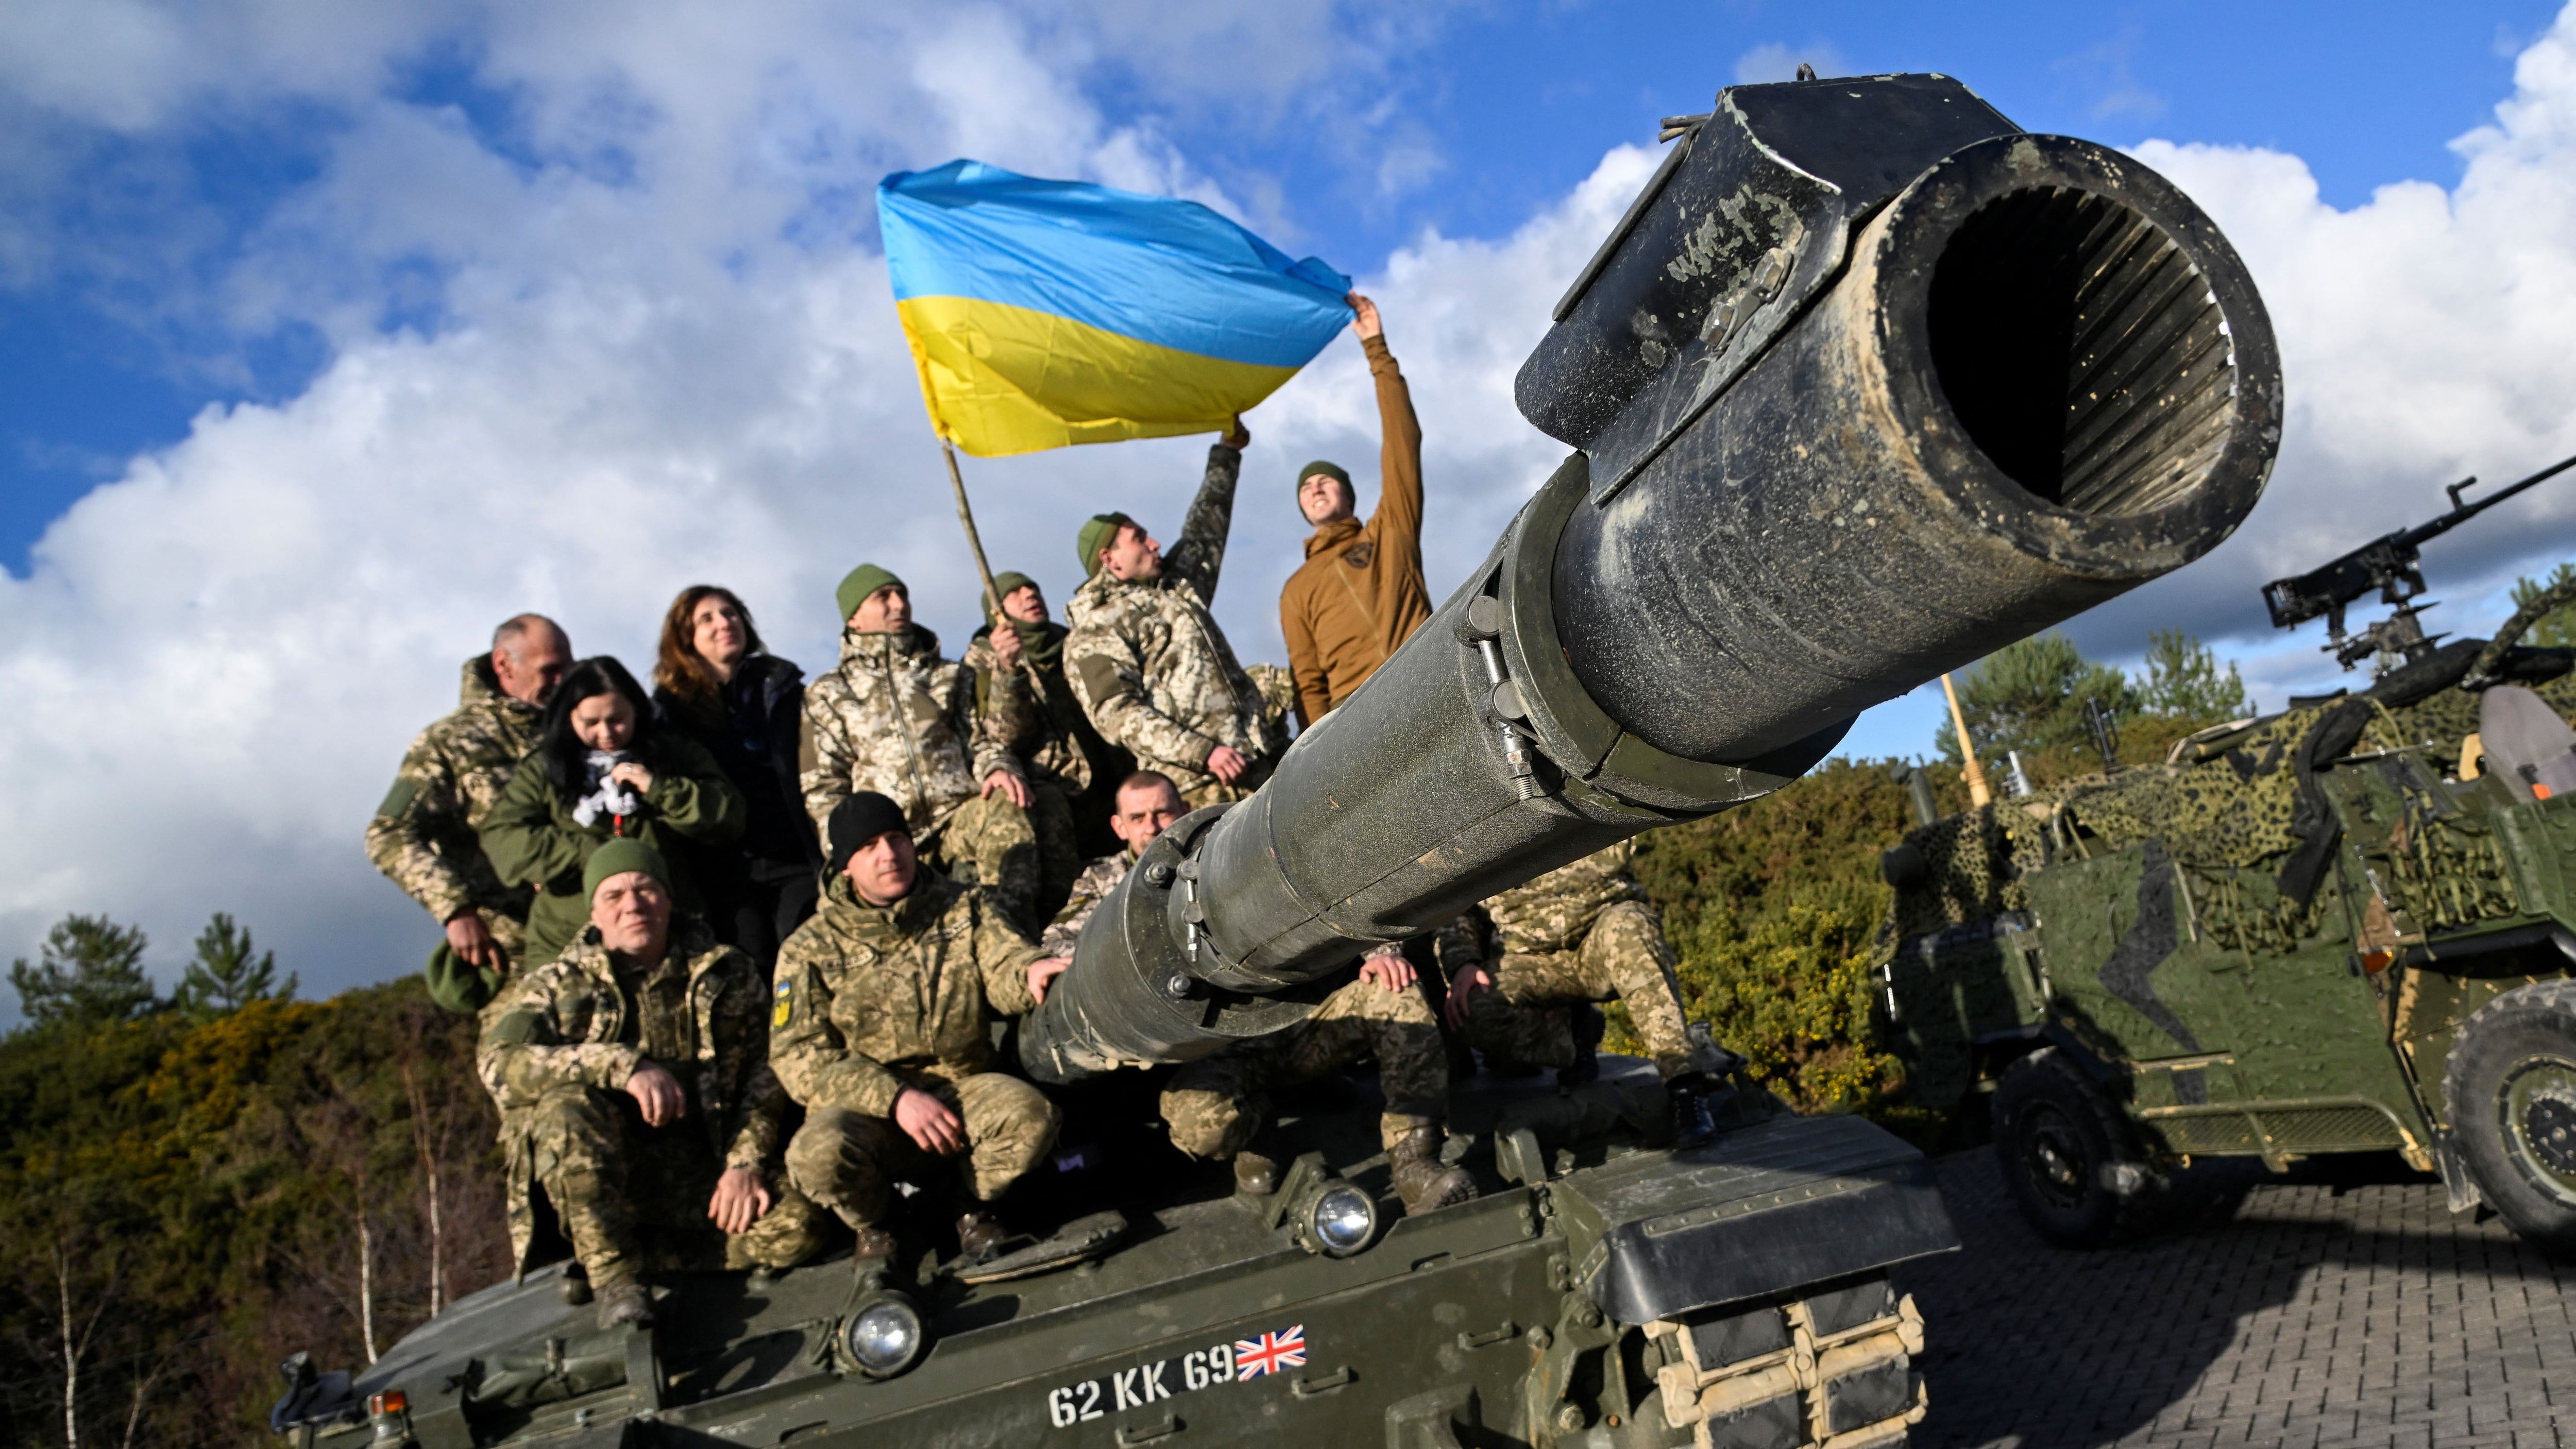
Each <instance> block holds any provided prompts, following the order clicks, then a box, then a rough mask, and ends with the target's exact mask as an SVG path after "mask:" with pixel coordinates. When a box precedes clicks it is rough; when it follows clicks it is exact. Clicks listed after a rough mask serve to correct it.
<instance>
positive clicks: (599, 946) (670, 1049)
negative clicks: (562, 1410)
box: [477, 839, 830, 1328]
mask: <svg viewBox="0 0 2576 1449" xmlns="http://www.w3.org/2000/svg"><path fill="white" fill-rule="evenodd" d="M583 875H584V879H585V880H586V881H587V883H588V885H589V887H590V893H591V915H590V926H589V928H588V929H586V930H585V931H583V932H582V934H581V936H580V937H579V938H578V939H577V940H575V941H574V942H573V944H572V945H571V946H570V947H568V948H566V949H565V951H564V952H563V954H562V955H560V956H558V957H556V958H555V959H554V960H553V961H552V962H550V963H548V964H547V965H544V966H541V967H539V968H537V969H536V970H534V971H532V972H529V973H528V974H526V975H524V976H522V977H520V978H519V979H518V980H517V981H515V982H513V983H512V984H511V985H510V986H509V987H508V988H507V989H506V990H505V991H504V992H503V993H502V995H501V998H500V999H499V1000H498V1001H497V1002H495V1003H494V1006H493V1010H492V1012H491V1014H490V1021H491V1025H490V1026H489V1027H488V1028H487V1029H486V1030H485V1032H484V1034H483V1045H482V1051H481V1053H480V1058H479V1061H478V1064H477V1065H478V1067H479V1070H480V1071H481V1074H482V1078H483V1084H484V1086H485V1087H487V1088H488V1089H490V1091H491V1093H492V1097H493V1100H494V1101H496V1102H498V1103H499V1104H500V1107H501V1144H502V1149H503V1152H504V1154H505V1156H506V1158H507V1161H508V1184H509V1187H508V1193H509V1215H510V1244H511V1248H512V1251H513V1253H514V1261H515V1262H516V1263H517V1265H518V1267H519V1270H520V1271H521V1272H523V1273H524V1272H525V1271H526V1270H527V1267H528V1265H529V1264H528V1260H529V1255H530V1251H531V1249H532V1247H533V1245H534V1242H535V1239H536V1236H537V1220H538V1215H539V1207H538V1199H537V1193H538V1191H540V1190H542V1192H543V1194H544V1201H545V1204H546V1205H547V1206H548V1207H550V1208H551V1209H552V1211H553V1214H554V1218H555V1221H556V1223H557V1224H558V1225H559V1226H560V1228H561V1230H562V1231H563V1233H564V1234H565V1235H566V1236H567V1237H569V1238H570V1239H571V1241H572V1249H573V1254H574V1258H575V1261H574V1263H573V1264H572V1265H571V1266H570V1267H568V1268H566V1269H565V1276H564V1297H565V1299H566V1301H568V1302H572V1303H581V1302H586V1301H588V1300H589V1299H590V1298H591V1297H592V1296H593V1295H594V1294H595V1295H596V1296H597V1298H598V1301H599V1323H600V1326H601V1327H603V1328H614V1327H616V1326H617V1325H619V1324H621V1323H649V1322H651V1321H652V1297H651V1294H650V1292H649V1290H648V1288H647V1286H646V1279H647V1275H648V1273H649V1272H650V1271H651V1270H653V1269H656V1268H669V1269H689V1268H715V1267H718V1266H723V1267H728V1268H746V1267H750V1268H762V1269H776V1268H785V1267H789V1266H792V1265H793V1264H795V1263H796V1262H798V1261H799V1260H801V1259H803V1258H805V1257H807V1256H809V1255H811V1254H812V1253H813V1252H814V1250H816V1249H817V1248H819V1247H820V1246H821V1245H822V1238H821V1236H820V1232H821V1230H824V1229H827V1228H828V1225H829V1221H830V1220H829V1219H828V1218H827V1217H825V1216H824V1215H823V1214H822V1212H821V1211H820V1210H819V1209H817V1208H816V1207H815V1206H814V1205H813V1204H812V1203H810V1202H807V1201H806V1200H804V1199H803V1198H801V1197H799V1196H798V1195H797V1194H796V1192H795V1191H794V1190H793V1189H790V1188H786V1187H784V1186H781V1185H779V1166H780V1164H779V1157H778V1150H779V1143H780V1139H781V1138H782V1137H783V1136H784V1135H785V1131H784V1118H785V1113H786V1107H787V1098H786V1094H785V1093H783V1092H781V1091H780V1090H779V1086H778V1079H777V1077H776V1076H774V1075H772V1073H771V1071H770V1067H769V1056H768V1046H769V1025H768V1013H769V1002H768V991H767V988H766V987H765V986H764V985H763V984H762V981H761V973H760V969H759V968H758V967H757V966H755V965H753V964H752V961H751V958H750V957H748V956H746V955H744V954H743V953H742V952H740V951H738V950H735V949H734V948H733V947H731V946H725V945H720V944H718V943H717V941H716V939H715V936H714V934H713V933H712V932H710V931H709V930H708V928H707V926H706V924H705V923H704V922H702V921H699V920H698V919H696V918H695V917H693V916H687V915H678V916H675V915H674V914H673V912H672V909H671V891H670V872H669V869H668V867H667V866H666V865H665V864H664V863H663V860H662V856H661V853H660V852H659V851H656V850H654V849H653V848H652V847H651V846H648V845H645V844H644V843H642V842H641V841H636V840H629V839H617V840H611V841H608V842H607V843H605V844H603V845H601V846H600V848H599V849H598V850H596V851H593V852H592V853H591V857H590V862H589V864H588V865H587V866H586V867H585V869H584V871H583Z"/></svg>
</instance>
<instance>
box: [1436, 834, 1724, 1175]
mask: <svg viewBox="0 0 2576 1449" xmlns="http://www.w3.org/2000/svg"><path fill="white" fill-rule="evenodd" d="M1636 853H1637V843H1636V842H1635V841H1634V840H1624V841H1621V842H1620V843H1619V844H1617V845H1614V846H1611V847H1610V848H1609V849H1607V850H1602V851H1596V852H1595V853H1593V854H1591V855H1587V856H1585V857H1584V858H1583V859H1581V860H1578V861H1575V862H1574V863H1573V864H1571V865H1566V866H1560V867H1559V868H1557V869H1556V870H1553V871H1550V872H1549V873H1547V874H1546V875H1543V876H1540V877H1539V878H1538V879H1537V880H1534V881H1531V882H1530V883H1529V884H1527V885H1523V886H1518V887H1515V888H1513V889H1511V890H1508V891H1505V892H1503V893H1502V894H1501V895H1498V896H1495V897H1493V898H1491V899H1490V900H1487V901H1486V902H1485V903H1484V904H1483V906H1482V907H1481V908H1480V911H1479V912H1476V913H1471V915H1470V916H1469V917H1467V918H1464V919H1461V920H1459V921H1455V922H1452V923H1451V924H1450V925H1448V926H1446V927H1443V928H1442V929H1441V932H1440V942H1439V948H1440V957H1441V961H1442V963H1443V965H1444V966H1446V967H1447V969H1448V971H1449V974H1450V984H1449V1000H1448V1004H1447V1011H1446V1015H1447V1017H1448V1020H1449V1024H1450V1025H1451V1026H1452V1027H1454V1028H1457V1029H1458V1030H1460V1031H1461V1032H1463V1033H1464V1035H1465V1036H1466V1039H1467V1042H1468V1044H1469V1045H1471V1046H1473V1047H1475V1048H1476V1049H1477V1050H1479V1051H1483V1052H1487V1053H1490V1054H1492V1055H1495V1056H1498V1057H1507V1058H1509V1059H1511V1060H1514V1061H1519V1062H1526V1063H1531V1064H1534V1065H1540V1066H1553V1067H1561V1068H1568V1069H1569V1070H1568V1071H1565V1072H1561V1073H1560V1074H1559V1075H1560V1077H1561V1078H1562V1079H1565V1080H1568V1081H1579V1080H1581V1079H1583V1078H1585V1077H1587V1076H1589V1075H1590V1074H1591V1073H1592V1072H1594V1071H1597V1070H1598V1068H1597V1067H1595V1066H1594V1065H1593V1063H1592V1062H1591V1060H1590V1058H1591V1051H1590V1046H1589V1044H1588V1043H1578V1042H1577V1041H1576V1040H1575V1036H1574V1030H1573V1022H1572V1015H1571V1013H1570V1012H1569V1011H1568V1010H1566V1007H1567V1006H1568V1005H1569V1004H1571V1003H1577V1002H1587V1001H1608V1000H1610V999H1611V998H1613V997H1616V998H1618V999H1619V1000H1621V1001H1623V1002H1625V1003H1627V1007H1628V1016H1629V1019H1630V1020H1631V1021H1633V1022H1634V1023H1635V1024H1636V1029H1637V1035H1638V1037H1639V1038H1641V1039H1642V1040H1643V1041H1644V1042H1645V1046H1646V1051H1647V1053H1648V1054H1649V1055H1650V1056H1651V1057H1652V1058H1653V1059H1654V1064H1655V1071H1656V1073H1657V1074H1658V1075H1660V1076H1661V1077H1662V1078H1663V1079H1664V1085H1665V1088H1666V1090H1667V1091H1669V1092H1670V1093H1671V1094H1672V1100H1673V1118H1674V1123H1675V1127H1676V1129H1677V1131H1678V1133H1679V1135H1680V1136H1682V1137H1683V1138H1684V1139H1696V1138H1699V1137H1704V1136H1705V1135H1707V1132H1708V1127H1707V1122H1706V1111H1705V1108H1704V1106H1703V1105H1702V1104H1701V1102H1700V1100H1699V1099H1700V1098H1701V1096H1702V1095H1704V1094H1705V1092H1706V1091H1707V1090H1708V1089H1709V1088H1710V1087H1711V1086H1713V1085H1714V1083H1713V1081H1712V1078H1714V1077H1715V1076H1718V1075H1721V1074H1723V1073H1724V1072H1727V1071H1729V1070H1732V1069H1733V1067H1734V1066H1735V1065H1736V1062H1735V1059H1734V1058H1733V1057H1732V1056H1731V1054H1729V1053H1727V1052H1725V1051H1723V1050H1721V1049H1720V1048H1719V1047H1718V1046H1717V1045H1716V1044H1715V1043H1714V1042H1713V1041H1711V1040H1710V1039H1709V1035H1708V1028H1707V1027H1705V1026H1702V1025H1700V1024H1699V1023H1697V1022H1694V1021H1691V1020H1689V1019H1688V1018H1687V1017H1686V1016H1685V1015H1684V1013H1683V1011H1682V998H1681V983H1680V981H1679V980H1678V979H1677V978H1676V977H1675V976H1674V974H1673V953H1672V948H1671V947H1670V946H1669V945H1667V944H1666V943H1665V941H1664V927H1663V923H1662V922H1661V921H1660V920H1658V919H1657V918H1656V916H1655V911H1654V908H1653V907H1652V906H1649V905H1647V904H1646V902H1645V899H1644V897H1645V890H1644V888H1643V887H1641V886H1639V885H1638V884H1637V878H1636V877H1635V876H1634V875H1631V874H1630V873H1629V871H1628V862H1629V861H1630V860H1631V859H1633V858H1634V857H1635V855H1636ZM1476 914H1481V915H1483V916H1485V917H1487V918H1489V919H1490V921H1491V923H1492V927H1493V939H1494V945H1495V947H1496V948H1497V949H1498V950H1499V953H1500V954H1499V956H1498V957H1496V956H1492V955H1490V954H1489V953H1488V951H1487V949H1486V946H1485V943H1484V942H1483V941H1482V940H1480V939H1479V935H1480V934H1481V933H1480V932H1479V931H1478V930H1477V922H1476V921H1475V920H1474V915H1476Z"/></svg>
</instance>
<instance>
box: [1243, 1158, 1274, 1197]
mask: <svg viewBox="0 0 2576 1449" xmlns="http://www.w3.org/2000/svg"><path fill="white" fill-rule="evenodd" d="M1234 1190H1235V1191H1236V1192H1239V1193H1241V1194H1243V1195H1244V1196H1245V1197H1268V1196H1270V1195H1271V1194H1272V1193H1274V1192H1277V1191H1278V1190H1279V1159H1278V1158H1276V1157H1273V1156H1271V1155H1270V1154H1268V1153H1266V1152H1263V1151H1261V1150H1260V1149H1259V1148H1255V1147H1247V1148H1245V1149H1243V1150H1242V1151H1241V1152H1238V1153H1236V1154H1234Z"/></svg>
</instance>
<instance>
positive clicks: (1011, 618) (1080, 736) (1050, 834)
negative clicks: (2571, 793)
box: [966, 573, 1118, 916]
mask: <svg viewBox="0 0 2576 1449" xmlns="http://www.w3.org/2000/svg"><path fill="white" fill-rule="evenodd" d="M993 587H994V589H995V590H997V591H998V592H999V593H1000V594H1001V598H1002V613H1003V616H1004V617H1003V618H1002V619H1000V620H996V619H994V618H992V605H991V603H990V602H987V603H986V604H985V606H984V612H985V624H984V627H983V628H981V629H978V630H976V631H975V637H974V638H973V639H971V640H969V641H968V642H967V645H966V667H967V668H968V669H970V670H972V671H974V675H975V725H976V728H977V729H978V730H979V731H981V732H982V734H983V736H984V737H985V738H987V739H991V740H994V741H996V742H998V743H999V744H1000V745H1001V746H1002V747H1003V748H1004V749H1006V750H1008V751H1010V754H1011V759H1012V761H1013V762H1014V763H1015V764H1017V765H1018V766H1019V769H1020V775H1021V778H1023V779H1025V780H1027V781H1028V782H1029V793H1030V794H1031V795H1032V796H1033V797H1035V798H1034V799H1033V800H1032V802H1031V804H1030V806H1029V822H1030V824H1031V825H1032V826H1033V827H1034V828H1035V830H1036V832H1037V839H1038V864H1039V866H1040V873H1041V876H1042V878H1043V880H1044V881H1045V886H1044V889H1043V891H1042V893H1041V899H1040V901H1039V910H1040V911H1041V912H1042V913H1043V915H1045V916H1052V915H1054V914H1055V912H1056V911H1057V910H1058V909H1059V908H1061V907H1062V906H1063V905H1064V899H1065V893H1066V892H1067V891H1069V890H1071V889H1072V887H1073V877H1074V875H1075V873H1076V872H1078V871H1080V870H1081V869H1082V846H1081V840H1082V838H1083V837H1084V836H1085V835H1086V834H1094V835H1101V836H1106V835H1107V834H1108V833H1109V797H1110V795H1111V793H1112V792H1113V791H1115V790H1116V788H1117V780H1118V777H1116V776H1112V777H1110V778H1107V779H1103V778H1100V776H1101V774H1102V772H1103V771H1104V770H1105V769H1106V768H1107V767H1108V766H1109V763H1110V757H1111V756H1112V755H1114V754H1116V753H1118V752H1117V751H1115V750H1113V749H1112V748H1111V747H1110V745H1109V742H1108V741H1106V740H1104V739H1102V738H1101V737H1100V732H1099V731H1097V730H1095V729H1093V728H1092V727H1091V721H1090V719H1089V718H1087V717H1086V716H1085V715H1084V714H1083V712H1082V705H1081V703H1080V702H1079V701H1077V700H1076V699H1074V697H1073V686H1072V685H1070V684H1067V683H1066V682H1065V678H1064V637H1065V628H1064V626H1063V625H1062V624H1058V623H1054V622H1052V621H1050V620H1049V619H1048V618H1047V613H1046V595H1045V594H1044V593H1042V592H1040V591H1039V589H1038V586H1037V582H1036V580H1034V579H1031V578H1030V577H1029V576H1028V575H1027V574H1021V573H1004V574H1000V575H997V576H996V577H995V578H994V580H993Z"/></svg>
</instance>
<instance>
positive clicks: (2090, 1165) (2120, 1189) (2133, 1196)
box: [1994, 1047, 2156, 1248]
mask: <svg viewBox="0 0 2576 1449" xmlns="http://www.w3.org/2000/svg"><path fill="white" fill-rule="evenodd" d="M1994 1123H1995V1163H1996V1166H1998V1167H1999V1168H2001V1169H2002V1171H2003V1177H2004V1185H2005V1186H2007V1187H2009V1188H2010V1189H2011V1190H2012V1195H2013V1201H2014V1202H2015V1203H2017V1204H2018V1205H2019V1206H2020V1208H2021V1215H2022V1216H2023V1217H2025V1218H2027V1219H2029V1220H2030V1225H2031V1226H2032V1227H2033V1228H2036V1229H2038V1230H2039V1235H2040V1236H2041V1237H2043V1238H2046V1239H2048V1240H2049V1241H2050V1242H2052V1243H2055V1244H2057V1245H2058V1246H2060V1247H2066V1248H2098V1247H2102V1246H2104V1245H2105V1244H2108V1243H2112V1242H2115V1241H2117V1240H2118V1239H2119V1238H2120V1237H2122V1236H2123V1235H2124V1234H2125V1233H2126V1232H2127V1231H2128V1230H2129V1228H2130V1227H2131V1226H2132V1222H2133V1219H2134V1218H2135V1216H2136V1213H2137V1209H2138V1208H2139V1207H2140V1206H2141V1205H2142V1203H2143V1200H2144V1199H2145V1197H2146V1196H2147V1194H2148V1192H2149V1191H2150V1190H2151V1189H2152V1187H2153V1185H2154V1183H2155V1181H2156V1177H2155V1174H2154V1173H2153V1172H2152V1171H2151V1170H2150V1169H2149V1168H2148V1166H2147V1164H2146V1163H2145V1161H2143V1160H2142V1158H2141V1156H2140V1154H2139V1153H2138V1152H2137V1150H2136V1149H2135V1148H2134V1147H2132V1146H2131V1145H2130V1143H2131V1140H2132V1139H2131V1138H2130V1135H2129V1128H2128V1123H2127V1122H2125V1121H2124V1120H2122V1118H2121V1117H2120V1115H2119V1112H2118V1110H2117V1109H2116V1108H2114V1107H2113V1106H2112V1105H2111V1103H2110V1102H2109V1101H2108V1100H2106V1099H2105V1098H2104V1097H2103V1095H2102V1094H2101V1092H2100V1091H2098V1090H2096V1089H2095V1087H2094V1086H2093V1084H2092V1083H2091V1082H2088V1081H2086V1080H2085V1079H2084V1074H2083V1073H2082V1072H2079V1071H2077V1070H2076V1069H2075V1066H2074V1064H2073V1063H2071V1062H2069V1061H2067V1060H2066V1058H2065V1057H2063V1056H2061V1055H2060V1054H2059V1053H2058V1051H2057V1049H2056V1048H2055V1047H2042V1048H2041V1049H2039V1050H2038V1051H2035V1052H2033V1053H2031V1054H2030V1055H2029V1056H2026V1057H2023V1058H2022V1059H2021V1060H2020V1061H2017V1062H2015V1063H2013V1064H2012V1065H2011V1066H2010V1067H2008V1068H2006V1069H2005V1071H2004V1075H2003V1080H2002V1081H2000V1082H1998V1083H1996V1084H1995V1106H1994Z"/></svg>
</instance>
